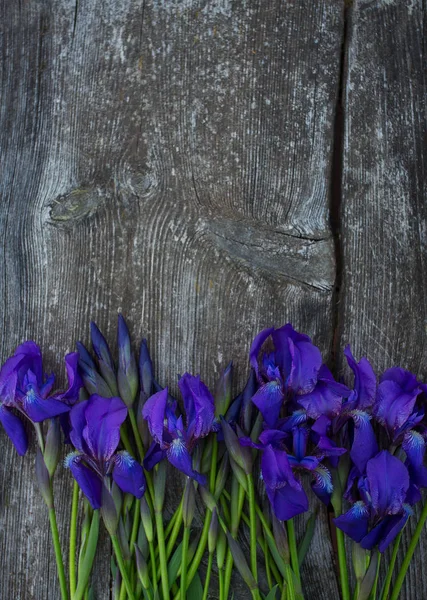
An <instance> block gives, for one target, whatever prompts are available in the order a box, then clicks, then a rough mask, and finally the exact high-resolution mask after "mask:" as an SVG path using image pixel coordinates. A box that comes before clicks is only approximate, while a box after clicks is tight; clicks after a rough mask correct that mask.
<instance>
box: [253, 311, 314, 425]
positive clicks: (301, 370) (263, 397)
mask: <svg viewBox="0 0 427 600" xmlns="http://www.w3.org/2000/svg"><path fill="white" fill-rule="evenodd" d="M270 336H271V339H272V341H273V344H274V352H273V353H272V354H270V355H264V357H263V359H262V366H261V367H260V365H259V363H258V355H259V353H260V351H261V347H262V345H263V344H264V342H266V340H267V339H268V338H269V337H270ZM249 358H250V362H251V365H252V367H253V368H254V370H255V373H256V376H257V379H258V381H259V383H260V387H259V389H258V391H257V392H256V394H255V395H254V396H253V398H252V401H253V403H254V404H255V405H256V406H257V408H258V409H259V410H260V412H261V414H262V416H263V418H264V420H265V422H266V423H267V425H269V426H270V427H272V426H274V424H275V423H276V421H277V419H278V418H279V415H280V410H281V407H282V405H283V402H284V401H285V399H286V398H287V396H289V395H293V394H297V395H302V394H308V393H310V392H311V391H312V390H313V389H314V388H315V386H316V383H317V379H318V374H319V370H320V368H321V365H322V356H321V354H320V350H319V349H318V348H317V347H316V346H314V344H312V342H311V339H310V338H309V337H308V336H307V335H305V334H302V333H299V332H297V331H295V330H294V328H293V327H292V325H291V324H290V323H288V324H287V325H285V326H283V327H281V328H280V329H274V328H269V329H265V330H264V331H261V333H259V334H258V335H257V336H256V338H255V339H254V341H253V343H252V347H251V350H250V353H249Z"/></svg>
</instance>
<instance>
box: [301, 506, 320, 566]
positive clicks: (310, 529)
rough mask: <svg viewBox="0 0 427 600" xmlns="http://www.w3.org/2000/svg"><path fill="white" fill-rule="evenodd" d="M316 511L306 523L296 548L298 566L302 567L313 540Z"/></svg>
mask: <svg viewBox="0 0 427 600" xmlns="http://www.w3.org/2000/svg"><path fill="white" fill-rule="evenodd" d="M316 518H317V511H316V512H314V513H313V514H312V515H311V516H310V518H309V519H308V521H307V525H306V529H305V534H304V537H303V539H302V541H301V543H300V545H299V548H298V564H299V566H301V565H302V563H303V562H304V559H305V557H306V555H307V552H308V549H309V547H310V544H311V541H312V539H313V535H314V530H315V528H316Z"/></svg>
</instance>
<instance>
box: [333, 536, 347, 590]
mask: <svg viewBox="0 0 427 600" xmlns="http://www.w3.org/2000/svg"><path fill="white" fill-rule="evenodd" d="M335 531H336V534H337V546H338V565H339V570H340V581H341V594H342V600H350V587H349V584H348V572H347V563H346V556H345V539H344V534H343V532H342V531H341V529H338V528H336V529H335Z"/></svg>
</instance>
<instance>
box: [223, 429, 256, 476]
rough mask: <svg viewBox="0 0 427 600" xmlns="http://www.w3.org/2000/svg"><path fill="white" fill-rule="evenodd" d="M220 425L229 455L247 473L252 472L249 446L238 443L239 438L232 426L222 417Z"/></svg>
mask: <svg viewBox="0 0 427 600" xmlns="http://www.w3.org/2000/svg"><path fill="white" fill-rule="evenodd" d="M221 425H222V431H223V433H224V441H225V445H226V446H227V450H228V452H229V454H230V457H231V458H232V459H233V461H234V462H235V463H236V464H237V465H238V466H239V467H240V468H241V469H243V471H244V472H245V473H246V474H248V475H249V474H250V473H251V472H252V454H251V450H250V448H249V447H246V446H241V445H240V442H239V438H238V437H237V435H236V434H235V432H234V430H233V428H232V427H231V425H229V424H228V423H227V421H226V420H225V419H223V418H221Z"/></svg>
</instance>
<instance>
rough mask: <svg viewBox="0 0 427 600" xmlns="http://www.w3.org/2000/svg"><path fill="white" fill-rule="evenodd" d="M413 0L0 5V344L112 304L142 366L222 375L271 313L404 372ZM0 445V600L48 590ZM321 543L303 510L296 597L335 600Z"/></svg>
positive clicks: (408, 345)
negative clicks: (138, 349)
mask: <svg viewBox="0 0 427 600" xmlns="http://www.w3.org/2000/svg"><path fill="white" fill-rule="evenodd" d="M423 4H425V3H423V2H422V1H421V0H419V1H417V0H412V1H411V2H408V3H406V2H399V1H393V0H387V1H386V0H384V1H383V2H379V1H376V2H371V1H369V2H368V1H365V2H356V3H355V5H354V6H353V7H351V8H349V9H347V11H346V13H345V12H344V5H343V3H342V2H339V1H338V0H325V1H316V2H309V1H306V2H304V1H303V0H294V1H287V2H283V1H282V2H280V1H279V0H277V1H272V0H269V1H265V0H246V1H243V0H242V1H241V2H237V1H234V2H232V1H231V0H207V1H202V2H196V1H193V0H181V1H178V0H164V1H161V0H151V1H149V0H146V1H144V0H121V1H120V2H112V1H110V0H108V1H106V0H104V1H103V2H101V1H98V0H92V1H91V2H76V1H73V2H71V1H69V0H23V1H21V2H8V1H7V0H3V3H2V4H1V5H0V16H1V19H0V28H1V36H0V38H1V45H2V60H1V97H0V98H1V99H0V169H1V177H0V190H1V209H0V236H1V240H2V243H1V255H0V271H1V273H0V275H1V276H0V297H1V298H2V304H1V312H2V314H1V320H2V325H3V327H2V334H3V335H2V345H1V350H2V358H6V356H7V355H8V354H9V353H10V352H11V351H13V349H14V347H15V346H16V345H17V344H18V343H19V342H21V341H22V340H23V339H26V338H34V339H36V340H37V341H38V342H39V343H40V345H41V346H42V349H43V351H44V354H45V356H46V365H47V366H49V367H50V368H53V367H54V366H55V365H58V364H60V360H61V356H62V355H63V354H64V353H65V352H66V351H70V350H72V349H73V346H74V343H75V341H76V340H77V339H79V338H82V339H83V341H87V340H88V323H89V320H90V319H95V320H97V322H98V323H99V325H100V326H101V328H102V329H103V331H104V332H105V333H106V334H107V335H108V336H109V338H110V339H114V337H115V321H116V313H117V311H119V310H120V311H122V312H123V313H124V314H125V315H126V316H127V318H128V319H129V322H130V325H131V329H132V333H133V334H134V336H135V339H139V338H140V337H142V336H143V335H144V336H146V337H148V339H149V344H150V348H151V350H152V353H153V358H154V360H155V361H156V365H157V375H158V378H159V380H160V382H161V383H165V384H166V383H171V382H172V383H173V382H174V381H175V377H176V374H177V373H180V372H181V373H182V372H183V371H185V370H190V371H193V372H200V374H201V375H202V377H203V378H204V379H205V380H206V382H207V383H208V384H209V385H212V384H213V383H214V381H215V379H216V376H217V374H218V372H219V370H220V369H221V368H222V367H224V366H225V365H226V364H227V363H228V361H229V360H230V359H231V358H232V359H233V360H234V362H235V364H236V368H237V379H238V383H240V384H241V383H242V382H243V381H244V379H245V376H246V373H247V369H248V365H247V350H248V347H249V344H250V340H251V339H252V337H253V336H254V334H255V333H256V332H257V331H258V330H259V329H260V328H261V327H263V326H266V325H271V324H276V325H279V324H281V323H283V322H286V321H292V322H293V323H294V325H295V326H296V327H298V328H301V329H302V330H304V331H306V332H307V333H309V334H310V335H312V336H313V337H314V340H315V342H316V343H317V344H318V345H319V346H320V347H321V349H322V350H323V352H324V354H325V356H326V357H328V356H330V358H331V360H335V359H336V358H337V356H338V353H337V350H339V349H341V348H342V346H343V345H344V344H345V343H347V342H348V341H351V342H352V344H353V347H354V351H355V353H356V355H359V354H360V352H362V351H363V352H365V353H367V355H368V356H369V358H370V359H371V360H372V361H373V364H374V366H375V369H376V370H377V371H380V370H381V369H384V368H385V367H388V366H391V365H392V364H394V363H397V362H399V363H401V364H403V366H405V367H408V368H411V369H414V370H415V371H416V372H417V373H418V374H419V375H424V376H426V375H427V370H426V367H425V362H424V359H425V358H426V345H425V342H426V325H425V323H426V317H427V315H426V307H425V285H424V281H425V279H426V277H425V276H426V265H425V243H426V237H425V217H426V205H425V191H426V190H425V186H426V174H425V170H423V169H425V167H424V162H423V158H424V154H423V152H424V148H423V144H425V134H426V130H425V128H426V114H425V112H426V109H425V95H426V91H427V90H426V86H425V77H426V74H425V65H424V62H425V59H426V56H425V51H424V46H423V43H424V44H425V42H423V33H424V36H425V34H426V31H425V18H426V16H425V6H424V5H423ZM344 61H345V62H344ZM423 61H424V62H423ZM424 160H425V158H424ZM336 363H337V366H338V367H340V363H339V360H337V361H336ZM61 376H62V374H61ZM0 443H1V451H2V460H1V462H0V556H1V557H2V559H1V564H2V577H1V578H0V598H1V599H3V598H4V599H5V600H6V599H7V600H9V599H16V600H19V599H21V600H45V599H46V600H47V599H49V600H51V599H52V598H57V597H58V586H57V583H56V575H55V567H54V558H53V553H52V551H51V549H50V546H49V545H48V544H46V543H45V541H43V540H44V539H45V535H46V532H47V528H48V521H47V516H46V511H45V509H44V506H43V504H42V500H41V499H40V497H39V494H38V491H37V489H36V488H35V485H34V483H33V459H34V454H33V451H31V452H30V454H29V456H27V457H26V458H25V459H20V458H18V457H17V455H16V453H15V451H14V450H13V449H12V447H11V444H10V443H9V441H8V440H7V438H6V436H5V435H4V433H3V431H2V430H0ZM176 485H178V486H179V482H176ZM56 487H57V504H58V509H59V513H60V515H61V516H60V522H61V523H66V521H67V519H68V510H69V508H68V506H69V493H70V480H69V477H68V474H67V473H65V474H64V473H63V474H62V475H61V477H60V478H58V481H57V486H56ZM298 529H299V534H301V532H302V531H303V529H304V523H303V520H302V519H301V520H300V523H299V527H298ZM61 533H63V534H64V535H65V534H66V531H65V530H64V529H62V531H61ZM406 539H407V538H406ZM328 540H329V533H328V525H327V516H326V514H325V513H324V512H321V516H320V518H319V525H318V529H317V531H316V535H315V538H314V543H313V546H312V548H311V550H310V552H309V555H308V557H307V560H306V563H305V567H304V569H303V580H304V582H305V592H306V600H317V599H319V600H322V599H324V600H330V599H331V598H337V599H338V597H339V596H338V588H337V584H336V575H335V573H336V571H335V564H334V555H333V550H332V546H331V544H330V542H329V541H328ZM421 551H422V552H420V551H418V553H417V563H416V564H415V566H414V567H413V568H412V569H411V571H410V575H409V577H408V580H407V584H406V588H405V591H404V593H403V594H402V598H405V599H406V600H409V599H411V600H412V599H419V598H423V597H427V577H426V576H425V575H424V576H423V575H422V574H420V572H421V568H420V566H421V565H422V564H423V558H422V557H425V555H426V552H427V542H426V541H424V542H423V543H422V545H421ZM102 552H104V556H108V546H107V545H106V544H105V546H104V547H103V550H102ZM97 573H98V575H97V578H96V585H95V591H96V597H97V599H98V600H103V599H104V598H109V597H110V596H109V585H110V578H109V565H108V561H107V560H104V562H102V561H100V563H99V565H98V568H97ZM416 573H417V576H418V578H417V580H415V574H416ZM235 586H236V588H235V591H236V598H237V597H238V598H246V597H248V594H247V592H246V590H245V589H244V588H243V587H240V584H239V582H238V581H237V580H236V583H235ZM421 588H422V591H421ZM213 597H215V596H213Z"/></svg>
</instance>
